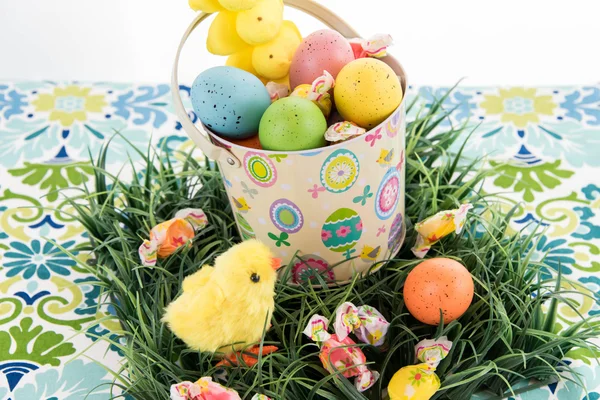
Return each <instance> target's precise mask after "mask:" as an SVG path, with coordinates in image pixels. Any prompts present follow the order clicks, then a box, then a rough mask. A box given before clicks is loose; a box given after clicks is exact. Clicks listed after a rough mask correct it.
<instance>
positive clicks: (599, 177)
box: [0, 82, 600, 400]
mask: <svg viewBox="0 0 600 400" xmlns="http://www.w3.org/2000/svg"><path fill="white" fill-rule="evenodd" d="M181 89H182V93H183V94H184V97H185V98H186V99H188V98H189V88H188V87H183V86H182V88H181ZM446 91H447V89H443V88H431V87H420V88H410V91H409V93H408V94H407V95H408V96H410V97H413V96H415V95H416V94H420V95H421V98H422V100H421V101H420V102H421V104H422V105H423V106H424V107H426V106H427V103H428V102H430V101H431V100H432V99H433V98H434V97H439V96H440V95H443V94H444V93H446ZM409 100H410V99H409ZM187 103H188V106H189V101H187ZM445 106H446V107H447V108H448V109H450V108H454V107H456V108H457V110H456V112H455V113H454V115H453V122H456V123H462V122H465V121H466V120H467V119H469V122H468V123H469V124H471V125H473V126H475V125H477V124H480V125H479V126H478V128H477V129H476V132H475V133H474V135H473V136H472V137H471V139H470V140H469V141H468V143H467V146H466V151H467V153H468V154H469V155H470V156H481V155H487V162H489V163H490V164H491V165H498V160H506V159H511V160H513V161H516V162H518V164H517V163H513V164H511V165H510V166H502V167H500V168H499V169H498V172H497V174H496V175H495V176H493V177H492V178H490V179H489V180H488V182H487V183H486V186H485V189H486V191H487V192H488V193H499V196H503V197H504V198H506V199H507V201H508V202H509V203H514V204H516V203H518V202H521V203H522V207H521V208H520V209H519V211H518V214H517V216H516V219H515V227H516V228H519V227H522V226H525V224H528V223H530V222H531V221H541V222H542V224H543V225H544V226H545V227H546V230H545V233H544V236H543V238H542V240H540V241H539V243H538V244H537V249H538V250H539V254H540V257H541V255H542V254H546V259H547V261H548V262H549V264H550V265H554V266H556V267H558V265H559V263H560V264H561V265H562V268H563V274H564V275H565V276H566V277H568V278H569V279H570V280H571V283H565V285H569V286H570V287H572V288H573V289H575V290H577V291H580V292H583V293H586V294H589V295H590V296H592V298H593V297H595V298H596V300H600V294H599V293H600V86H581V87H552V88H520V87H513V88H496V87H488V88H460V89H458V90H456V91H454V92H453V93H452V94H451V95H450V96H449V97H448V98H447V99H446V101H445ZM417 108H418V107H416V108H415V110H416V109H417ZM115 130H118V131H121V132H122V133H123V134H124V135H125V136H126V137H127V138H128V139H129V140H130V141H131V142H133V143H134V144H135V145H136V146H139V147H141V148H146V146H147V145H148V141H152V142H153V144H155V145H163V144H165V145H166V146H167V147H168V148H169V149H175V148H177V149H186V150H187V149H191V148H192V144H191V142H190V141H189V140H188V139H187V137H186V136H185V134H184V133H183V132H182V130H181V126H180V125H179V123H178V122H177V119H176V117H175V115H174V113H173V106H172V101H171V97H170V94H169V87H168V86H167V85H134V84H114V83H93V84H87V83H85V84H84V83H76V82H21V83H13V82H4V83H2V82H0V399H12V400H36V399H61V400H62V399H72V400H75V399H84V398H86V397H85V395H86V394H87V393H88V392H90V391H92V390H93V391H94V392H93V395H91V396H89V397H87V398H88V399H92V400H94V399H97V400H104V399H108V398H109V397H110V395H109V393H110V387H109V385H108V384H109V383H110V381H111V376H110V375H109V374H108V373H107V372H106V370H105V369H104V368H103V367H102V366H101V365H99V363H102V364H105V365H107V366H109V367H111V368H118V366H119V360H120V355H119V353H118V351H117V349H115V348H111V347H108V346H107V345H106V344H105V343H104V342H102V341H99V340H97V337H98V336H101V335H114V333H113V332H114V330H115V329H116V327H117V326H116V324H115V323H114V322H110V321H106V320H104V321H103V322H101V323H97V322H95V321H97V320H98V319H99V318H101V317H103V316H104V315H106V313H107V312H110V310H105V309H100V310H98V307H97V304H98V295H99V291H98V289H97V288H95V287H94V286H93V285H92V284H91V283H92V282H93V281H94V278H93V277H92V276H91V275H90V274H88V273H86V272H85V271H84V270H82V269H80V268H78V267H77V265H76V263H75V262H74V261H73V260H72V259H70V258H69V257H67V256H65V255H63V254H62V252H61V251H60V249H59V248H58V247H57V246H56V245H55V243H57V244H59V245H60V246H61V247H63V248H66V249H68V250H72V251H74V254H75V255H76V256H77V257H78V258H80V259H82V260H85V259H86V257H88V255H86V254H82V253H78V252H77V251H75V250H73V249H75V246H76V245H77V244H78V243H82V242H84V241H85V240H86V236H85V233H84V231H83V229H82V227H81V226H80V225H78V224H77V223H76V222H74V220H73V219H71V218H69V217H68V216H67V215H65V214H61V213H59V212H58V211H57V210H67V209H68V207H67V206H68V204H67V203H66V202H65V200H64V197H63V195H62V194H61V193H59V191H60V190H61V189H63V188H66V187H70V186H79V185H82V184H84V183H85V182H89V181H90V180H91V179H92V168H91V167H90V164H89V156H88V149H90V151H91V152H92V154H96V153H97V151H98V149H99V148H100V146H101V145H102V143H103V142H104V141H105V140H106V138H108V137H110V136H111V135H112V133H113V132H114V131H115ZM127 155H130V156H132V157H133V158H135V157H136V154H135V152H132V151H128V144H127V143H126V142H125V141H124V140H122V139H120V138H119V137H117V138H115V139H114V141H113V144H112V145H111V147H110V151H109V153H108V163H109V164H110V165H112V166H115V167H118V166H120V165H121V164H122V163H123V162H124V160H125V159H126V157H127ZM559 312H560V319H559V322H558V323H559V324H560V325H562V326H566V325H569V324H570V323H571V322H572V321H575V320H577V318H578V316H577V312H581V313H589V314H597V313H600V307H599V306H598V304H597V303H596V302H594V301H593V300H592V299H591V298H586V297H584V296H579V297H578V298H577V310H576V311H575V310H572V309H569V308H567V307H563V308H561V309H560V310H559ZM591 357H592V354H590V353H589V352H587V351H586V350H578V351H576V352H574V353H573V354H572V358H573V359H572V362H573V365H574V366H576V369H577V370H578V371H579V372H580V373H581V374H582V378H583V379H584V380H585V381H586V383H587V386H588V390H589V391H590V395H589V398H590V399H595V400H597V399H600V385H599V381H600V368H598V367H597V366H596V364H595V361H593V360H592V359H591ZM584 397H585V393H584V392H583V391H582V390H581V389H580V388H576V387H575V386H574V385H572V384H565V383H564V382H561V383H558V384H555V385H551V386H549V387H544V388H541V389H538V390H535V391H533V392H529V393H527V394H525V395H521V396H520V398H521V399H523V400H550V399H560V400H565V399H573V400H580V399H582V398H584Z"/></svg>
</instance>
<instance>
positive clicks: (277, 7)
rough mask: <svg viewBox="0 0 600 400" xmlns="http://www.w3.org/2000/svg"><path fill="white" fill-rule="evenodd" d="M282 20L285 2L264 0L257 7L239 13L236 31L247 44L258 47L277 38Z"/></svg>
mask: <svg viewBox="0 0 600 400" xmlns="http://www.w3.org/2000/svg"><path fill="white" fill-rule="evenodd" d="M282 20H283V1H281V0H262V1H261V2H260V3H258V4H257V5H256V7H254V8H252V9H250V10H247V11H242V12H239V13H238V15H237V20H236V29H237V33H238V35H240V37H241V38H242V39H243V40H244V41H245V42H246V43H248V44H250V45H252V46H258V45H260V44H263V43H267V42H269V41H271V40H273V39H274V38H275V37H276V36H277V34H278V33H279V29H280V28H281V23H282Z"/></svg>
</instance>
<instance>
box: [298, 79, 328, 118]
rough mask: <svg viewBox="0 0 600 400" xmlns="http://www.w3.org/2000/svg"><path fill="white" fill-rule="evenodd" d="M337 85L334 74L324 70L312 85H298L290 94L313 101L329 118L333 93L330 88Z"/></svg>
mask: <svg viewBox="0 0 600 400" xmlns="http://www.w3.org/2000/svg"><path fill="white" fill-rule="evenodd" d="M334 86H335V80H334V79H333V76H331V74H330V73H329V72H327V71H323V75H321V76H319V77H318V78H317V79H315V80H314V81H313V83H312V85H309V84H303V85H298V86H297V87H296V88H295V89H294V91H293V92H292V94H291V95H290V96H296V97H302V98H304V99H308V100H311V101H313V102H314V103H315V104H316V105H317V106H319V108H320V109H321V111H322V112H323V115H325V118H329V114H330V113H331V107H332V104H331V95H330V94H329V90H331V89H332V88H333V87H334Z"/></svg>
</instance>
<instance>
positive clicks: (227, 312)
mask: <svg viewBox="0 0 600 400" xmlns="http://www.w3.org/2000/svg"><path fill="white" fill-rule="evenodd" d="M280 265H281V260H280V259H278V258H275V257H273V254H272V253H271V251H270V250H269V248H268V247H267V246H266V245H264V244H263V243H261V242H259V241H257V240H249V241H245V242H243V243H240V244H237V245H235V246H233V247H232V248H230V249H229V250H228V251H226V252H225V253H223V254H222V255H221V256H219V257H217V259H216V260H215V266H214V267H211V266H209V265H205V266H203V267H202V268H201V269H200V270H199V271H198V272H196V273H194V274H192V275H189V276H188V277H186V278H185V280H184V281H183V294H182V295H181V296H179V298H177V299H176V300H175V301H173V302H172V303H171V304H169V305H168V306H167V308H166V310H165V315H164V317H163V321H164V322H166V323H167V324H168V325H169V328H170V329H171V330H172V331H173V333H174V334H175V335H177V336H178V337H179V338H181V339H182V340H183V341H184V342H185V343H186V344H187V345H188V346H189V347H190V348H192V349H194V350H199V351H203V352H220V353H223V354H224V355H225V357H226V358H225V360H224V361H222V362H221V363H220V364H221V365H223V364H226V363H231V364H235V363H236V360H237V359H236V352H238V351H240V350H243V349H245V348H246V347H247V346H248V345H251V344H252V343H257V342H259V341H260V339H261V337H262V334H263V330H264V327H265V324H266V326H267V327H268V326H269V324H270V321H271V316H272V314H273V308H274V300H273V298H274V296H275V282H276V280H277V269H278V268H279V267H280ZM276 350H277V348H276V347H274V346H263V353H262V354H269V353H271V352H273V351H276ZM244 352H248V350H244ZM250 352H251V353H254V354H257V353H258V346H254V347H253V348H252V350H251V351H250ZM242 359H243V360H244V361H245V362H246V364H248V365H253V364H255V363H256V362H257V359H256V358H254V357H251V356H245V357H244V356H242Z"/></svg>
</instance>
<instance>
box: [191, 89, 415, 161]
mask: <svg viewBox="0 0 600 400" xmlns="http://www.w3.org/2000/svg"><path fill="white" fill-rule="evenodd" d="M405 97H406V96H403V97H402V101H401V102H400V105H399V106H398V107H397V108H396V109H395V110H394V111H393V112H392V113H391V114H390V116H389V117H387V118H386V119H385V120H384V121H383V122H381V123H380V124H379V125H377V126H376V127H374V128H372V129H369V130H368V131H366V132H365V133H363V134H362V135H360V136H357V137H355V138H352V139H350V140H345V141H342V142H339V143H336V144H330V145H326V146H323V147H315V148H314V149H307V150H292V151H277V150H264V149H255V148H252V147H245V146H241V145H239V144H236V143H233V142H230V141H229V140H227V139H226V138H224V137H222V136H219V135H217V134H216V133H214V132H213V131H211V130H210V129H208V128H207V127H206V125H204V123H202V122H201V121H200V122H201V123H202V127H203V128H204V129H205V130H206V132H207V133H208V134H209V135H210V137H211V138H212V139H213V140H216V141H217V142H219V144H220V145H222V146H225V147H226V148H228V149H230V148H234V149H236V150H242V151H248V150H250V151H255V152H257V153H264V154H267V155H268V154H272V155H283V154H286V155H298V156H313V155H317V154H321V153H322V152H323V151H330V150H332V151H335V150H338V149H343V148H344V147H345V146H346V145H348V144H349V143H353V142H355V141H357V140H364V139H363V136H365V135H367V134H369V132H372V131H375V130H377V129H380V128H382V127H384V126H385V124H387V122H388V121H389V120H390V119H391V118H393V117H394V115H395V114H396V113H398V112H399V110H400V109H401V108H402V107H404V99H405ZM400 112H401V111H400ZM399 118H402V116H400V117H399ZM257 135H258V134H257Z"/></svg>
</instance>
